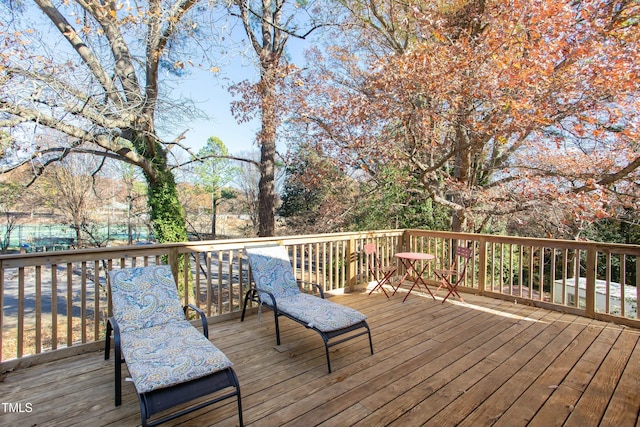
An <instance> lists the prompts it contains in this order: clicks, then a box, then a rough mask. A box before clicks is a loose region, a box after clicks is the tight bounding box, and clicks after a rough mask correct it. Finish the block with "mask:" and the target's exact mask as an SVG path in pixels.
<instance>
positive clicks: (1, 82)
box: [0, 0, 206, 242]
mask: <svg viewBox="0 0 640 427" xmlns="http://www.w3.org/2000/svg"><path fill="white" fill-rule="evenodd" d="M197 4H198V1H197V0H184V1H175V2H171V3H167V2H161V1H159V0H149V1H147V2H138V3H135V5H130V4H123V3H117V2H111V3H104V2H95V1H84V0H75V1H69V2H62V3H60V4H59V5H56V4H54V3H52V2H51V1H50V0H35V5H36V6H37V9H38V10H37V11H29V12H31V13H30V14H27V13H25V15H24V16H20V15H16V16H10V17H8V19H3V22H7V23H10V25H11V26H10V27H4V29H3V30H2V31H5V32H4V33H3V36H4V38H5V43H4V44H3V47H2V54H0V58H1V59H0V61H1V63H0V129H2V130H5V131H7V132H9V133H10V134H12V136H13V137H14V138H15V141H16V144H17V145H18V146H19V147H21V148H22V149H23V151H24V153H23V155H21V156H17V157H15V158H14V162H13V164H12V165H11V166H10V167H6V168H4V172H7V171H9V170H11V169H13V168H16V167H19V166H20V165H21V164H25V163H29V162H31V163H32V164H33V165H34V173H35V176H36V177H37V176H38V175H40V174H41V173H42V171H43V169H45V168H46V167H48V166H49V165H52V164H54V163H55V162H57V161H60V160H61V159H63V158H65V157H66V156H67V155H70V154H73V155H75V154H77V153H85V154H91V155H94V156H99V157H102V158H112V159H117V160H119V161H122V162H125V163H129V164H131V165H135V166H136V167H139V168H140V169H141V170H142V171H143V174H144V177H145V180H146V182H147V187H148V203H149V208H150V214H151V222H152V224H153V228H154V231H155V235H156V238H157V239H158V240H159V241H160V242H171V241H184V240H186V229H185V220H184V212H183V209H182V207H181V205H180V203H179V201H178V197H177V191H176V182H175V178H174V176H173V174H172V170H171V166H170V162H169V154H170V150H171V149H172V148H174V147H181V145H180V140H181V138H182V135H178V136H177V137H175V138H173V139H172V140H169V141H167V140H165V139H164V138H163V137H162V136H161V134H162V133H164V132H162V129H158V126H157V124H158V123H157V121H158V118H157V116H158V114H159V113H160V112H162V111H163V110H164V109H165V108H166V106H167V105H171V106H172V108H171V117H169V116H166V117H165V118H164V119H165V120H164V123H165V124H166V125H169V124H170V123H171V121H170V119H174V120H175V121H176V122H177V121H179V119H180V118H181V117H184V116H185V115H189V114H191V112H192V111H193V110H191V109H189V108H188V107H187V105H186V104H184V103H183V104H180V103H177V102H173V103H171V104H169V103H168V102H163V100H167V101H168V100H170V98H169V94H168V93H163V86H162V82H163V79H162V78H161V77H162V75H161V73H160V69H161V67H164V68H165V69H166V70H167V71H169V73H168V74H169V75H171V74H176V73H180V72H181V70H183V68H184V67H185V63H187V62H188V61H187V58H186V57H181V58H179V59H178V58H176V55H180V54H182V53H183V49H182V48H183V47H184V44H185V41H186V40H188V37H189V36H191V35H193V33H194V32H196V31H200V30H201V29H202V26H199V25H198V22H199V19H202V16H204V15H205V14H204V13H203V12H206V9H199V10H197V11H196V10H195V6H196V5H197ZM26 7H28V6H26ZM37 12H39V13H42V14H44V15H41V16H44V17H45V19H46V21H48V24H49V25H48V26H46V25H42V26H38V27H35V26H31V25H30V22H29V20H28V19H27V18H26V17H27V15H28V16H29V17H32V16H33V17H35V16H37V14H36V13H37ZM2 13H3V15H9V14H11V13H13V12H10V11H8V10H7V9H2ZM40 23H41V22H40ZM52 31H57V33H58V35H57V36H56V35H55V34H53V33H52ZM204 40H206V38H205V39H204ZM61 42H62V43H64V44H61ZM167 130H168V129H165V132H166V131H167ZM45 131H46V132H45ZM45 133H48V135H46V138H42V135H45ZM52 141H54V142H52ZM183 148H185V147H183ZM185 149H186V148H185Z"/></svg>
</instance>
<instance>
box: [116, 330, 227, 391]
mask: <svg viewBox="0 0 640 427" xmlns="http://www.w3.org/2000/svg"><path fill="white" fill-rule="evenodd" d="M121 348H122V354H123V355H124V358H125V361H126V362H127V368H128V369H129V374H130V375H131V378H132V379H133V382H134V384H135V386H136V390H137V391H138V393H146V392H149V391H152V390H156V389H159V388H163V387H167V386H170V385H173V384H180V383H183V382H187V381H189V380H192V379H196V378H200V377H203V376H206V375H209V374H212V373H214V372H217V371H220V370H223V369H226V368H228V367H230V366H232V363H231V362H230V361H229V359H227V356H225V355H224V353H223V352H222V351H220V350H218V348H216V347H215V346H214V345H213V344H212V343H211V342H210V341H209V340H208V339H207V338H206V337H205V336H204V335H202V333H201V332H200V331H199V330H198V329H196V328H194V327H193V325H191V323H189V322H188V321H186V320H184V321H179V322H169V323H166V324H164V325H158V326H152V327H149V328H145V329H138V330H129V331H128V332H125V333H122V334H121Z"/></svg>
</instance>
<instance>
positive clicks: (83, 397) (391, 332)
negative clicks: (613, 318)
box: [0, 293, 640, 427]
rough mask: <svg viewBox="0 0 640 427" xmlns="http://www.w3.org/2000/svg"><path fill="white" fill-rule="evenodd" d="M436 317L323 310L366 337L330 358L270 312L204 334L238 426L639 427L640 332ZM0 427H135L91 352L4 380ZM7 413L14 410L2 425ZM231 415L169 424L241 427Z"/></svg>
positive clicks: (361, 301)
mask: <svg viewBox="0 0 640 427" xmlns="http://www.w3.org/2000/svg"><path fill="white" fill-rule="evenodd" d="M464 296H465V297H466V298H465V301H466V303H465V304H461V303H458V302H454V303H449V301H447V303H445V304H441V303H440V301H435V302H434V301H433V300H432V299H431V298H426V297H423V296H421V295H418V294H411V295H410V296H409V298H408V299H407V301H406V302H405V303H404V304H403V303H402V302H401V301H402V298H403V297H404V295H403V294H400V295H396V296H394V297H392V298H391V299H389V300H387V299H386V298H385V297H384V296H383V295H381V294H374V295H372V296H370V297H367V296H366V294H361V293H357V294H347V295H336V296H333V297H332V300H333V301H336V302H339V303H342V304H346V305H349V306H351V307H354V308H356V309H358V310H360V311H362V312H364V313H365V314H367V315H368V316H369V324H370V326H371V330H372V335H373V343H374V349H375V354H374V355H373V356H370V355H369V350H368V342H367V340H366V338H364V337H361V338H356V339H355V340H353V341H352V342H350V343H347V344H342V345H340V346H338V347H337V348H334V349H333V351H332V367H333V370H334V372H333V373H332V374H327V367H326V363H325V356H324V349H323V347H322V342H321V339H320V337H319V336H318V335H317V334H316V333H314V332H312V331H309V330H306V329H304V328H302V327H301V326H300V325H298V324H296V323H293V322H291V321H289V320H287V319H282V322H281V328H282V338H283V344H284V345H285V346H286V347H288V349H281V350H282V351H277V350H276V349H274V345H275V337H274V330H273V317H272V313H271V312H265V313H263V316H262V321H261V322H260V321H259V320H258V318H257V316H251V317H249V318H248V319H247V320H245V322H243V323H241V322H240V321H239V319H235V320H231V321H225V322H222V323H216V324H212V325H211V327H210V338H211V339H212V341H213V342H214V343H215V344H216V345H217V346H218V347H219V348H220V349H222V350H223V351H224V352H225V353H226V354H227V356H228V357H229V358H230V359H231V360H232V361H233V362H234V363H235V369H236V372H237V374H238V377H239V379H240V384H241V391H242V395H243V396H242V397H243V399H242V403H243V407H244V408H243V409H244V410H243V413H244V420H245V424H246V425H247V426H305V427H306V426H314V425H321V426H351V425H353V426H366V427H369V426H382V425H391V426H418V425H431V426H448V425H458V426H489V425H492V426H545V427H547V426H579V427H585V426H638V425H639V421H638V414H639V411H640V388H639V385H638V381H639V379H640V343H639V337H640V331H639V330H636V329H632V328H628V327H621V326H616V325H613V324H608V323H603V322H599V321H594V320H589V319H585V318H581V317H576V316H573V315H569V314H563V313H559V312H552V311H548V310H544V309H540V308H535V307H529V306H524V305H521V304H514V302H505V301H500V300H495V299H490V298H484V297H477V296H473V295H464ZM0 396H1V401H2V402H3V407H0V425H7V426H8V425H11V426H35V425H37V426H72V425H79V426H118V427H120V426H135V425H139V424H140V418H139V417H140V413H139V406H138V400H137V398H136V396H135V393H134V388H133V385H132V384H131V383H130V382H125V383H124V385H123V404H122V406H120V407H115V406H114V405H113V360H109V361H105V360H104V359H103V355H102V353H91V354H86V355H82V356H75V357H72V358H67V359H64V360H60V361H56V362H52V363H48V364H44V365H38V366H33V367H30V368H27V369H22V370H16V371H15V372H10V373H7V374H6V376H5V378H4V382H3V383H2V384H0ZM6 403H11V404H13V409H12V411H15V410H17V409H18V407H17V406H16V405H15V404H16V403H20V404H21V406H20V409H22V410H23V412H19V413H16V412H12V411H10V410H8V409H7V406H6V405H5V404H6ZM237 423H238V418H237V415H236V407H235V402H233V401H230V402H229V403H228V404H226V403H221V404H217V405H214V406H212V407H208V408H205V409H202V410H200V411H198V412H196V413H194V414H190V415H187V416H184V417H182V418H180V419H178V420H175V421H174V422H170V423H168V425H193V426H233V425H237Z"/></svg>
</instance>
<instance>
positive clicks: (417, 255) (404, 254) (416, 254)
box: [396, 252, 435, 260]
mask: <svg viewBox="0 0 640 427" xmlns="http://www.w3.org/2000/svg"><path fill="white" fill-rule="evenodd" d="M396 256H397V257H398V258H406V259H414V260H421V259H422V260H427V259H434V258H435V256H434V255H431V254H425V253H423V252H398V253H396Z"/></svg>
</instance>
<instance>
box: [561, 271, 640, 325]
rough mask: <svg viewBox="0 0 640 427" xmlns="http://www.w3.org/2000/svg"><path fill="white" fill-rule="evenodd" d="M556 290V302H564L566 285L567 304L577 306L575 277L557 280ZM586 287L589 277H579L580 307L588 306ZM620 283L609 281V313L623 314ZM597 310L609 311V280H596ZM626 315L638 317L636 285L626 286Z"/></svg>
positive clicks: (601, 311) (600, 311)
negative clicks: (563, 293) (563, 288)
mask: <svg viewBox="0 0 640 427" xmlns="http://www.w3.org/2000/svg"><path fill="white" fill-rule="evenodd" d="M554 283H555V292H554V302H555V303H556V304H562V286H563V283H564V285H565V304H566V305H568V306H574V307H575V304H576V302H575V298H576V286H575V285H576V280H575V278H573V277H570V278H567V279H566V280H564V281H563V280H556V281H555V282H554ZM586 289H587V278H586V277H579V278H578V298H579V300H578V307H579V308H585V307H586V293H587V292H586ZM620 292H621V288H620V283H616V282H609V311H608V312H609V313H610V314H613V315H616V316H622V305H621V304H620V297H621V293H620ZM596 312H599V313H606V312H607V281H606V280H599V279H597V280H596ZM624 316H625V317H631V318H634V319H636V318H637V317H638V294H637V288H636V287H635V286H629V285H625V287H624Z"/></svg>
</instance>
